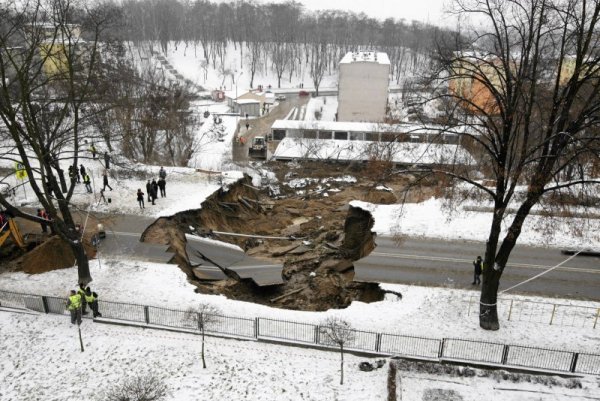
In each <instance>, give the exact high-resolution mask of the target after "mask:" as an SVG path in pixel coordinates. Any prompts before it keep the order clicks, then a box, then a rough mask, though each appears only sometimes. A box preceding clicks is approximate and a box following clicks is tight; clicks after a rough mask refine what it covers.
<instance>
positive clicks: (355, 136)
mask: <svg viewBox="0 0 600 401" xmlns="http://www.w3.org/2000/svg"><path fill="white" fill-rule="evenodd" d="M350 140H351V141H364V140H365V134H364V133H363V132H350Z"/></svg>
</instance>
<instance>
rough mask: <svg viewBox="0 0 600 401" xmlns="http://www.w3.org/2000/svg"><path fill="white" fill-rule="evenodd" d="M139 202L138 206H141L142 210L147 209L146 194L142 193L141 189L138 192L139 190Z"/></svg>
mask: <svg viewBox="0 0 600 401" xmlns="http://www.w3.org/2000/svg"><path fill="white" fill-rule="evenodd" d="M137 201H138V204H139V205H140V209H145V208H146V206H144V193H143V192H142V190H141V189H140V188H138V190H137Z"/></svg>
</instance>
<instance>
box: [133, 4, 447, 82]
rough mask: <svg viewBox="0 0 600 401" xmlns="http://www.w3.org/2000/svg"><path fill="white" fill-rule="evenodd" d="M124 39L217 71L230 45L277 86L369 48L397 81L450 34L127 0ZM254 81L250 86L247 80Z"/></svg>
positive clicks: (355, 17) (345, 16)
mask: <svg viewBox="0 0 600 401" xmlns="http://www.w3.org/2000/svg"><path fill="white" fill-rule="evenodd" d="M122 10H123V15H124V20H125V26H124V32H123V34H124V38H125V39H126V40H130V41H132V42H134V43H140V42H145V41H155V42H159V43H160V46H161V47H162V50H163V51H166V50H167V49H168V46H170V45H172V44H177V43H183V44H184V45H186V46H188V47H191V48H193V51H195V52H198V51H201V52H203V54H202V56H203V57H204V59H205V60H206V61H207V63H209V64H210V65H211V66H212V68H214V69H217V68H218V67H219V66H222V64H223V60H224V57H225V52H226V49H227V47H228V45H229V44H233V45H234V47H235V49H236V51H238V52H239V56H240V57H239V62H240V64H245V65H250V66H251V73H252V77H251V81H253V76H254V74H255V73H256V71H257V70H258V69H264V68H270V69H272V70H273V71H274V72H275V74H276V76H277V78H278V81H279V82H278V86H280V84H281V80H282V79H283V78H284V77H285V76H290V77H291V76H292V75H293V74H295V73H298V71H296V69H298V68H303V66H305V65H306V66H308V67H307V68H309V69H310V71H309V72H310V73H311V74H310V75H311V79H312V81H313V84H314V85H315V87H318V86H319V82H320V77H321V76H322V74H323V73H324V72H329V73H330V72H331V71H333V70H335V69H336V68H337V63H338V62H339V60H340V59H341V58H342V57H343V55H344V54H345V53H347V52H348V51H355V50H358V49H369V50H379V51H385V52H386V53H388V55H389V56H390V62H391V66H390V68H391V74H392V77H393V79H394V80H396V81H397V82H398V81H399V80H400V79H401V75H402V71H404V69H406V68H407V67H410V66H411V65H412V66H413V68H414V67H416V65H417V63H418V62H419V57H420V56H422V55H428V54H429V53H430V52H431V51H433V50H434V48H435V43H436V38H438V37H440V36H441V35H444V36H446V37H447V36H448V35H453V32H452V31H449V30H444V29H442V28H439V27H435V26H432V25H427V24H423V23H420V22H416V21H412V22H407V21H404V20H402V19H394V18H392V17H393V16H392V17H390V18H388V19H386V20H385V21H383V22H382V21H380V20H377V19H374V18H370V17H368V16H366V15H365V14H355V13H352V12H349V11H340V10H330V11H322V12H319V13H311V12H308V11H306V10H304V9H303V7H302V5H301V4H299V3H296V2H292V1H290V2H287V3H284V4H264V5H259V4H255V3H253V2H248V1H238V2H231V3H213V2H209V1H206V0H198V1H195V2H186V1H171V0H156V1H143V0H129V1H125V2H124V3H123V5H122ZM251 83H253V82H251Z"/></svg>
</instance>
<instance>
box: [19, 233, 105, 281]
mask: <svg viewBox="0 0 600 401" xmlns="http://www.w3.org/2000/svg"><path fill="white" fill-rule="evenodd" d="M85 249H86V253H87V255H88V257H89V258H90V259H91V258H93V257H94V256H95V251H94V248H93V247H92V246H91V245H90V244H89V239H88V240H86V242H85ZM74 264H75V255H73V251H72V250H71V248H70V247H69V245H68V244H67V243H66V242H65V241H64V240H62V239H61V238H60V237H59V236H58V235H54V236H52V237H49V238H48V240H46V241H44V242H43V243H41V244H40V245H38V246H36V247H35V248H34V249H33V250H32V251H31V252H27V253H26V254H25V255H24V256H23V260H22V262H21V268H22V270H23V271H24V272H25V273H29V274H37V273H45V272H49V271H52V270H58V269H65V268H67V267H71V266H73V265H74Z"/></svg>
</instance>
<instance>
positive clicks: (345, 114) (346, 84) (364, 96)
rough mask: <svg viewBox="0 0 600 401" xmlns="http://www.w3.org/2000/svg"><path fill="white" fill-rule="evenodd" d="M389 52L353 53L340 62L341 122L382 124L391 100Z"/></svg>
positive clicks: (339, 94) (339, 114)
mask: <svg viewBox="0 0 600 401" xmlns="http://www.w3.org/2000/svg"><path fill="white" fill-rule="evenodd" d="M389 74H390V59H389V58H388V55H387V54H386V53H378V52H358V53H355V52H351V53H348V54H346V55H345V56H344V58H342V61H340V74H339V84H338V112H337V120H338V121H370V122H382V121H383V119H384V118H385V110H386V107H387V99H388V81H389Z"/></svg>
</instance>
